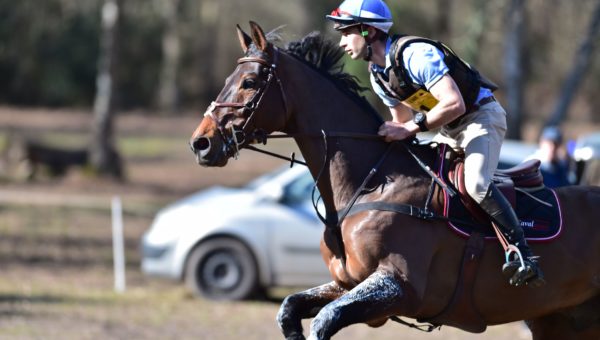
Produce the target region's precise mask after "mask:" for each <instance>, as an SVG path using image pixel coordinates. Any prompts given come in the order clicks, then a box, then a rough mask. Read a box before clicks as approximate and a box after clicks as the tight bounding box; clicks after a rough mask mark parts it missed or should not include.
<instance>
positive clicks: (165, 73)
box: [157, 0, 181, 115]
mask: <svg viewBox="0 0 600 340" xmlns="http://www.w3.org/2000/svg"><path fill="white" fill-rule="evenodd" d="M161 2H162V4H163V7H162V14H163V20H164V26H165V27H164V32H163V36H162V64H161V73H160V79H159V86H158V95H157V98H158V108H159V110H160V112H161V114H163V115H165V114H169V113H175V112H177V109H178V89H179V87H178V84H177V72H178V70H179V58H180V55H181V51H180V50H181V48H180V41H179V40H180V39H179V30H178V24H179V15H178V10H179V0H162V1H161Z"/></svg>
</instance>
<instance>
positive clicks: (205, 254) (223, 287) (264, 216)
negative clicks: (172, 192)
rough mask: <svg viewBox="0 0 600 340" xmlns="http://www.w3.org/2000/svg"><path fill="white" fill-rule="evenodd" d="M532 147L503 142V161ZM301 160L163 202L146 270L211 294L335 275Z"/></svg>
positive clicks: (148, 243)
mask: <svg viewBox="0 0 600 340" xmlns="http://www.w3.org/2000/svg"><path fill="white" fill-rule="evenodd" d="M533 151H535V146H534V145H531V144H524V143H520V142H513V141H506V143H505V144H504V147H503V150H502V153H501V155H500V167H502V168H506V167H509V166H513V165H516V164H517V163H519V162H521V161H522V160H523V159H525V157H527V156H529V155H530V154H531V153H533ZM312 188H313V179H312V177H311V176H310V174H309V172H308V170H307V169H306V167H304V166H299V165H297V166H294V167H293V168H290V169H285V168H283V169H280V170H278V171H275V172H273V173H270V174H267V175H264V176H262V177H259V178H258V179H256V180H254V181H253V182H251V183H250V184H249V185H247V186H246V187H244V188H225V187H213V188H209V189H207V190H205V191H201V192H199V193H197V194H194V195H192V196H189V197H187V198H183V199H182V200H180V201H178V202H175V203H174V204H172V205H170V206H168V207H166V208H164V209H162V210H161V211H160V212H159V213H158V214H157V216H156V218H155V220H154V222H153V224H152V227H151V228H150V230H148V231H147V232H146V233H145V234H144V236H143V238H142V252H143V255H142V271H143V272H144V273H146V274H148V275H155V276H163V277H167V278H171V279H177V280H185V282H186V284H187V286H188V287H189V288H190V289H191V290H192V291H194V292H195V293H197V294H199V295H201V296H204V297H208V298H212V299H230V300H237V299H244V298H250V297H252V296H254V295H255V294H256V293H259V292H261V291H262V290H263V289H265V288H269V287H274V286H305V287H314V286H317V285H320V284H323V283H326V282H329V281H330V280H331V276H330V274H329V272H328V270H327V267H326V266H325V263H324V262H323V260H322V258H321V254H320V251H319V244H320V239H321V235H322V233H323V228H324V227H323V224H322V223H321V222H320V220H319V219H318V218H317V216H316V213H315V211H314V208H313V206H312V202H311V198H310V197H311V192H312Z"/></svg>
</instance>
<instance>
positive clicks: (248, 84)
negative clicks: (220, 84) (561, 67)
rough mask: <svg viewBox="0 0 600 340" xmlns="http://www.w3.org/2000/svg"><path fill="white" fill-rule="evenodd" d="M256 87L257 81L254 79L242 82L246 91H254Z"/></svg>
mask: <svg viewBox="0 0 600 340" xmlns="http://www.w3.org/2000/svg"><path fill="white" fill-rule="evenodd" d="M255 85H256V81H255V80H254V79H252V78H247V79H244V81H243V82H242V88H243V89H245V90H247V89H253V88H254V86H255Z"/></svg>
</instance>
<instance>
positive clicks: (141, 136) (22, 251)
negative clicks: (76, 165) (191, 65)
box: [0, 107, 530, 340]
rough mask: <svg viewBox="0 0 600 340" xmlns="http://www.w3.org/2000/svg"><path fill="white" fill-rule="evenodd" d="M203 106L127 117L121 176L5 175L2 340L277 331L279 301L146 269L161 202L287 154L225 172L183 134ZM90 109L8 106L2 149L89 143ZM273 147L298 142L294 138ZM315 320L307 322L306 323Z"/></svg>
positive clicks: (517, 326)
mask: <svg viewBox="0 0 600 340" xmlns="http://www.w3.org/2000/svg"><path fill="white" fill-rule="evenodd" d="M198 116H199V115H191V114H189V115H182V116H177V117H168V118H167V117H164V118H160V117H153V118H149V117H147V116H144V115H142V114H140V113H128V114H125V115H122V116H119V118H118V120H117V124H116V126H117V131H116V136H117V140H118V146H119V148H120V150H123V153H124V157H125V164H126V169H127V179H126V180H125V181H124V182H115V181H110V180H98V179H92V178H91V177H89V176H88V175H86V174H85V171H81V170H80V169H72V170H71V171H69V172H68V173H67V175H66V176H64V177H61V178H50V177H48V176H45V175H44V174H43V173H42V174H41V176H40V177H38V178H37V179H35V180H34V181H33V182H27V181H25V180H24V179H23V177H22V176H21V177H20V175H19V173H18V171H16V172H15V173H12V174H10V176H9V175H4V176H3V177H2V182H0V271H1V273H2V274H1V276H0V338H2V339H100V338H103V339H198V338H199V339H279V338H281V335H280V333H279V330H278V329H277V326H276V323H275V321H274V318H275V314H276V313H277V309H278V307H279V301H280V300H278V298H281V296H283V295H282V294H283V293H285V291H284V292H283V293H282V292H279V291H276V292H274V294H273V295H274V299H273V300H272V301H253V302H236V303H223V302H211V301H205V300H202V299H199V298H195V297H193V296H191V295H190V294H188V293H187V292H186V291H185V290H184V288H183V286H182V285H181V284H180V283H177V282H169V281H165V280H161V279H156V278H148V277H145V276H144V275H143V274H142V273H141V272H140V269H139V261H140V256H139V251H138V250H139V240H140V237H141V235H142V234H143V232H144V231H145V230H146V229H147V228H148V227H149V225H150V223H151V221H152V218H153V216H154V214H155V213H156V211H157V210H158V209H159V208H160V207H162V206H164V205H165V204H167V203H168V202H171V201H173V200H175V199H179V198H181V197H183V196H185V195H188V194H190V193H192V192H194V191H197V190H200V189H202V188H205V187H207V186H210V185H215V184H223V185H234V186H236V185H241V184H243V183H245V182H247V181H248V180H249V179H251V178H254V177H256V176H257V175H259V174H262V173H264V172H266V171H269V170H271V169H274V168H276V167H278V166H280V165H282V164H284V162H283V161H280V160H276V159H273V158H270V157H267V156H263V155H260V154H254V153H251V152H248V151H246V152H243V153H242V155H241V157H240V159H239V160H238V161H234V162H231V163H230V164H229V165H228V166H227V167H225V168H221V169H204V168H200V167H198V166H197V165H196V164H195V161H194V158H193V155H192V154H191V153H190V152H189V149H188V147H187V139H188V137H189V135H190V133H191V132H192V131H193V130H194V128H195V126H196V124H197V123H198V120H199V117H198ZM90 121H91V114H90V113H89V112H85V111H48V110H23V109H14V108H6V107H4V108H0V137H2V139H3V140H4V142H3V144H2V147H0V149H7V148H8V146H10V143H9V139H11V140H12V139H14V140H17V139H18V138H21V137H23V136H27V137H30V138H37V139H40V140H44V141H47V142H50V143H55V144H56V145H61V146H65V147H71V148H77V147H85V145H86V141H87V136H88V131H89V126H90V124H91V123H90ZM269 149H270V150H274V151H281V152H286V153H287V152H291V151H295V148H294V146H293V145H291V144H290V143H289V142H279V143H273V144H271V145H269ZM114 196H119V197H121V198H122V200H123V205H124V213H125V215H124V225H125V245H126V259H127V265H126V270H127V272H126V279H127V289H126V291H125V292H124V293H116V292H114V290H113V274H112V268H113V267H112V266H113V264H112V248H111V232H110V230H111V227H110V208H109V205H110V200H111V198H112V197H114ZM304 325H305V328H308V325H309V323H308V322H305V323H304ZM529 336H530V334H529V331H528V330H527V329H526V328H525V327H524V326H523V325H522V324H521V323H514V324H509V325H504V326H497V327H490V328H489V329H488V331H487V332H486V333H484V334H482V335H474V334H468V333H464V332H461V331H458V330H456V329H452V328H448V327H443V328H442V330H441V331H437V330H436V331H434V332H433V333H432V334H423V333H420V332H418V331H415V330H411V329H407V328H405V327H403V326H400V325H398V324H394V323H388V324H386V325H385V326H384V327H381V328H378V329H371V328H368V327H366V326H363V325H356V326H352V327H349V328H347V329H344V330H342V332H341V333H339V335H338V336H337V338H340V339H367V338H370V339H400V338H402V339H495V340H501V339H507V340H508V339H527V338H529Z"/></svg>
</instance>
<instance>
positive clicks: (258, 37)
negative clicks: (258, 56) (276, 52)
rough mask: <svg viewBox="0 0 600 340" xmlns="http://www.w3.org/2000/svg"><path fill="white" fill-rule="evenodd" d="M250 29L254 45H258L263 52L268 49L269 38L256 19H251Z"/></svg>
mask: <svg viewBox="0 0 600 340" xmlns="http://www.w3.org/2000/svg"><path fill="white" fill-rule="evenodd" d="M250 29H251V33H250V34H251V35H252V41H253V42H254V45H256V47H257V48H258V49H259V50H261V51H263V52H264V51H266V50H267V46H268V42H267V38H266V37H265V32H263V30H262V28H260V26H258V24H257V23H255V22H254V21H250Z"/></svg>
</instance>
